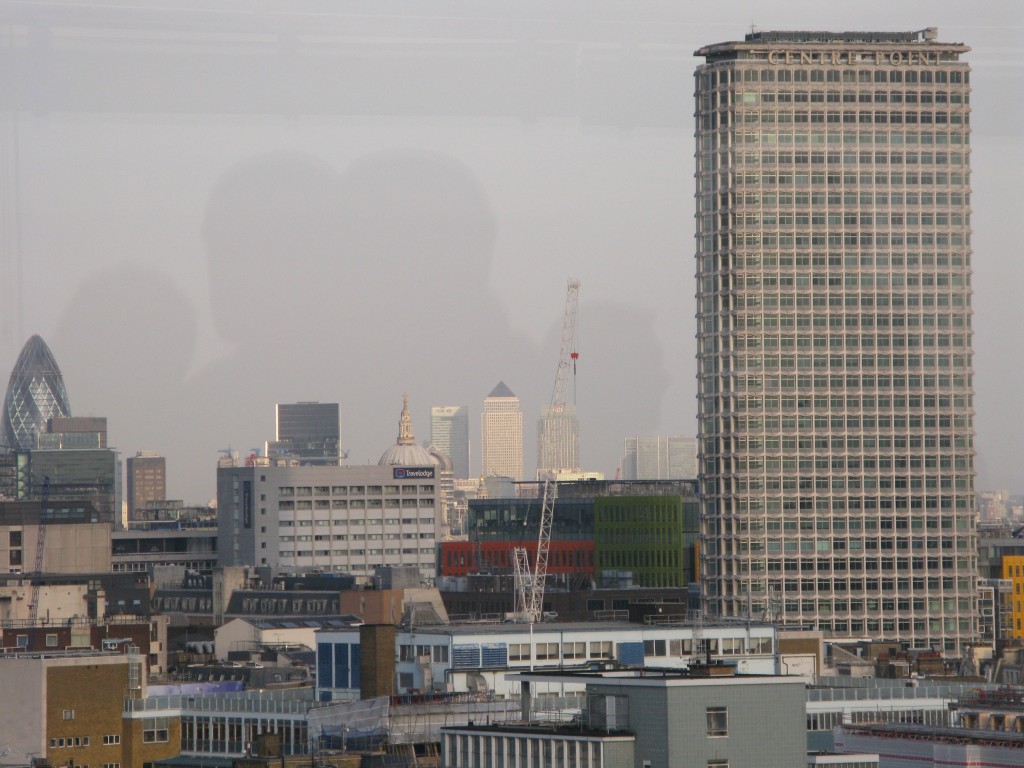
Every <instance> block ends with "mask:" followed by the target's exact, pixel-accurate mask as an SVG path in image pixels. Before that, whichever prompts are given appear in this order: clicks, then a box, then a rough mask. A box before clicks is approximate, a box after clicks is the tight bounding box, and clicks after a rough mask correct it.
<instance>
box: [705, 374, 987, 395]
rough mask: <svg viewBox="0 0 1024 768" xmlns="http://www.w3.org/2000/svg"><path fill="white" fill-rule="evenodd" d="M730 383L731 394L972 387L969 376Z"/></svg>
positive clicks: (772, 378) (737, 378) (708, 385)
mask: <svg viewBox="0 0 1024 768" xmlns="http://www.w3.org/2000/svg"><path fill="white" fill-rule="evenodd" d="M723 378H726V379H727V381H728V379H731V382H729V383H731V385H732V386H731V387H729V388H728V389H726V391H729V390H732V391H734V392H737V393H739V392H763V391H764V388H765V387H766V386H767V387H774V388H777V389H780V390H783V391H785V390H790V391H793V390H796V389H797V388H799V389H800V390H808V391H810V390H812V389H818V390H830V389H831V390H836V391H838V390H843V389H852V390H860V389H865V390H868V391H871V390H886V389H892V390H920V389H922V388H925V389H936V388H938V389H952V390H967V389H968V388H969V387H971V386H972V384H973V381H972V378H973V377H971V376H970V375H969V374H956V375H952V376H951V375H949V374H941V373H940V374H938V375H935V374H910V375H902V374H897V375H895V376H890V375H887V374H883V375H875V374H861V375H857V374H846V375H843V374H820V373H818V374H814V375H811V374H800V375H799V376H797V375H794V374H783V375H781V376H779V375H769V376H764V375H732V376H726V377H723ZM713 381H714V379H713V378H712V377H708V381H707V382H704V385H705V386H704V389H703V391H704V392H709V391H714V389H715V388H714V384H713Z"/></svg>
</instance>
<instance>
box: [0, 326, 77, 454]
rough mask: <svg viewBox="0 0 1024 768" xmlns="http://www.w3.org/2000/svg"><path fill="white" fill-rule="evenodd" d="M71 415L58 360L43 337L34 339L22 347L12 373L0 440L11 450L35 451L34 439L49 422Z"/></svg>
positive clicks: (8, 385) (44, 429)
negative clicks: (57, 417) (49, 420)
mask: <svg viewBox="0 0 1024 768" xmlns="http://www.w3.org/2000/svg"><path fill="white" fill-rule="evenodd" d="M70 415H71V406H70V405H68V393H67V390H66V389H65V388H64V377H63V376H62V375H61V372H60V367H59V366H58V365H57V360H56V359H55V358H54V356H53V353H52V352H51V351H50V348H49V347H48V346H46V342H45V341H43V339H42V337H40V336H33V337H32V338H31V339H29V340H28V341H27V342H26V343H25V346H24V347H22V350H21V354H20V355H18V360H17V362H16V363H15V364H14V368H13V369H12V370H11V378H10V381H9V382H8V383H7V394H6V395H5V396H4V412H3V430H2V432H0V440H2V441H3V443H4V444H5V445H6V447H8V448H10V449H12V450H20V451H25V450H31V449H34V448H35V447H36V439H37V436H38V435H40V434H42V433H44V432H46V422H47V420H48V419H51V418H53V417H55V416H70Z"/></svg>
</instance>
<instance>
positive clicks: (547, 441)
mask: <svg viewBox="0 0 1024 768" xmlns="http://www.w3.org/2000/svg"><path fill="white" fill-rule="evenodd" d="M579 471H580V420H579V419H578V418H577V417H576V408H575V406H572V405H565V404H562V405H558V406H555V407H554V408H548V409H546V410H545V411H544V413H543V415H542V416H541V417H540V419H539V420H538V421H537V479H538V480H543V479H545V478H548V477H555V476H557V475H560V474H564V473H566V472H570V473H572V472H579Z"/></svg>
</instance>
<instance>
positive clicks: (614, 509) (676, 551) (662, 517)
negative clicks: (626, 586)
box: [594, 486, 700, 587]
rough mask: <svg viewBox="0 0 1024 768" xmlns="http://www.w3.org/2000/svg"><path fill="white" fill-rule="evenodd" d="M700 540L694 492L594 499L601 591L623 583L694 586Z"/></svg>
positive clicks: (698, 511) (645, 585)
mask: <svg viewBox="0 0 1024 768" xmlns="http://www.w3.org/2000/svg"><path fill="white" fill-rule="evenodd" d="M687 488H690V486H687ZM699 537H700V503H699V500H698V498H697V495H696V490H695V489H694V490H692V492H690V491H687V492H683V493H676V494H673V495H664V496H606V497H599V498H596V499H594V552H595V556H596V559H597V574H598V579H599V580H600V581H601V582H602V583H605V584H606V585H607V584H608V583H610V582H613V581H620V582H621V581H622V580H624V579H625V580H629V581H631V582H632V584H634V585H636V586H641V587H685V586H686V585H687V584H689V583H691V582H694V581H697V574H698V572H699V564H698V562H697V541H698V539H699ZM627 574H628V575H627Z"/></svg>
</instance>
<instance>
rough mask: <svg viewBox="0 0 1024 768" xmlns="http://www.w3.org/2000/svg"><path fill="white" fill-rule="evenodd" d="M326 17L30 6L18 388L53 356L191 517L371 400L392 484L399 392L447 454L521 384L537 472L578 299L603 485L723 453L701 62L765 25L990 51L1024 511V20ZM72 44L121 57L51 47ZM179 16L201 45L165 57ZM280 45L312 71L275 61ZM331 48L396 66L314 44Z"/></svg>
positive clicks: (14, 43) (764, 11)
mask: <svg viewBox="0 0 1024 768" xmlns="http://www.w3.org/2000/svg"><path fill="white" fill-rule="evenodd" d="M314 6H318V4H317V3H315V2H312V1H310V2H309V3H303V4H300V6H299V7H295V6H293V5H286V4H284V3H276V2H272V3H270V5H269V6H263V8H262V10H261V11H259V12H255V13H248V14H243V13H238V12H237V11H232V9H231V8H230V6H229V4H226V3H223V2H221V3H218V2H217V0H215V2H214V4H213V6H212V7H211V9H209V10H208V11H202V12H201V11H195V10H189V9H185V8H178V9H169V10H167V11H166V12H162V13H164V15H161V13H158V12H156V11H153V12H149V11H147V10H146V9H139V10H138V12H135V13H131V14H127V13H126V12H125V11H123V10H122V9H121V8H120V7H119V5H118V4H116V3H115V4H113V5H107V6H102V7H101V6H89V5H85V6H82V8H80V9H79V11H78V13H77V15H76V16H74V17H72V16H63V13H64V10H62V9H61V8H59V7H56V6H52V7H51V6H48V5H46V4H45V3H44V4H41V5H40V4H21V5H16V6H11V7H9V8H7V9H5V10H4V14H5V18H7V19H9V20H10V21H11V24H10V25H9V26H8V27H7V28H6V29H7V30H8V32H6V33H5V34H10V35H12V36H13V37H12V39H11V41H10V42H11V45H10V51H11V61H10V69H9V71H11V72H18V73H19V74H18V76H19V78H21V79H22V82H24V84H25V86H24V87H23V88H19V89H15V90H8V91H5V95H4V99H7V101H5V102H4V103H5V105H6V106H7V109H6V111H5V113H4V115H5V117H4V120H6V121H7V122H6V123H5V124H4V125H5V132H4V133H3V134H2V135H3V136H4V137H6V138H4V139H3V141H2V142H0V153H3V158H4V161H5V163H8V164H9V165H10V167H13V168H15V169H17V170H18V173H16V174H7V175H5V176H4V179H3V180H2V183H0V197H2V198H3V199H4V201H5V206H6V207H5V210H7V211H10V212H11V214H10V215H11V216H12V217H13V218H11V219H9V221H10V222H11V223H12V224H16V225H17V226H11V227H6V228H5V229H4V234H3V237H2V239H0V291H2V293H0V370H4V371H9V370H10V369H11V368H12V367H13V365H14V361H15V359H16V357H17V352H18V350H19V348H20V346H21V345H22V344H23V343H24V340H25V339H26V338H28V337H29V336H30V335H32V334H33V333H39V334H40V335H42V336H43V338H45V339H46V340H47V343H48V344H49V345H50V347H51V349H52V350H53V352H54V355H55V356H56V359H57V360H58V361H59V362H60V365H61V368H62V371H63V373H64V376H65V378H66V380H67V383H68V387H69V391H70V394H71V398H72V404H73V406H74V408H75V409H76V413H80V414H85V415H105V416H107V417H108V418H109V420H110V430H111V443H112V444H113V445H115V446H116V447H117V448H118V449H119V450H120V451H121V452H122V454H123V455H125V456H129V455H133V454H134V453H135V452H136V451H138V450H147V449H152V450H158V451H160V452H161V453H162V454H163V455H165V456H166V457H167V460H168V471H169V474H170V477H171V486H170V487H169V489H168V491H169V493H172V494H173V495H175V496H179V497H182V498H185V499H189V500H194V501H199V500H206V499H209V498H211V497H212V495H213V490H214V488H213V483H214V470H213V467H214V465H215V463H216V459H217V457H218V451H219V450H220V449H222V448H226V447H228V446H229V445H230V446H231V447H233V448H234V449H235V450H237V451H239V452H240V453H247V452H249V451H250V449H251V448H252V447H254V446H260V445H263V442H264V441H265V440H266V439H267V438H268V436H270V435H272V434H273V411H272V409H271V407H272V405H273V403H276V402H296V401H299V400H307V399H310V400H321V401H325V402H328V401H329V402H338V403H340V407H341V412H342V420H343V423H344V430H343V435H342V446H341V447H342V448H343V449H345V450H349V451H350V456H349V459H348V461H349V463H365V462H368V461H369V462H372V461H373V460H375V459H376V457H377V456H379V454H380V451H381V450H383V449H384V448H385V447H386V446H387V445H388V443H389V441H390V439H391V437H392V436H391V434H390V433H391V429H390V424H391V422H392V421H393V415H392V411H393V403H394V402H395V399H396V398H397V397H398V396H399V395H400V393H401V392H403V391H409V392H410V393H411V394H412V395H413V396H414V398H413V402H414V406H413V407H414V414H413V415H414V418H415V421H416V422H417V423H419V424H421V425H424V426H425V425H426V424H427V423H428V422H427V419H428V418H429V412H428V410H427V409H428V408H429V406H430V405H431V404H434V403H446V402H450V403H471V404H472V403H479V402H480V398H481V397H482V395H483V394H486V392H487V391H488V390H489V387H490V386H492V385H493V383H494V382H495V381H497V380H499V379H504V380H505V381H507V382H508V383H509V384H510V385H511V386H512V387H513V389H515V391H516V392H517V394H519V395H520V398H521V400H522V406H523V410H524V413H525V414H527V415H528V420H529V421H530V422H531V424H529V425H527V430H526V432H527V434H526V435H524V439H525V443H524V445H525V449H526V452H527V456H526V458H525V461H526V466H527V467H533V466H535V460H536V459H535V456H534V455H533V454H534V452H535V449H536V442H535V440H534V439H533V435H532V432H533V426H532V421H533V418H534V417H535V415H536V414H539V413H540V412H541V411H542V408H543V407H544V406H545V405H546V403H547V399H548V398H547V394H548V393H549V392H550V385H551V370H552V367H553V365H554V363H555V362H556V360H557V355H558V326H559V315H560V309H561V307H562V297H563V289H564V280H565V277H566V276H568V275H572V276H573V277H576V278H579V279H580V280H582V281H583V282H584V283H585V284H586V286H587V292H586V300H585V301H584V302H583V303H582V305H581V307H580V353H581V357H580V360H579V367H578V397H577V407H578V412H579V413H580V414H581V422H582V423H581V431H582V433H583V435H584V436H585V444H584V445H583V446H582V455H581V460H580V464H581V466H583V467H584V468H590V469H596V470H600V471H604V472H605V473H608V474H609V475H610V474H611V473H613V472H614V469H615V466H616V465H617V463H618V461H619V459H620V458H621V445H622V442H621V441H622V439H623V438H624V437H625V436H628V435H637V434H666V435H667V434H687V435H689V434H695V433H696V379H695V374H696V372H695V368H694V360H695V357H696V352H697V350H696V344H695V339H694V331H693V316H694V314H695V304H694V298H693V295H694V290H693V271H694V270H693V263H692V257H691V254H692V251H693V227H692V222H693V218H692V213H693V210H692V200H691V194H690V185H689V179H691V178H692V177H693V174H694V171H695V167H694V164H693V149H694V147H693V137H692V133H693V132H692V119H693V118H692V111H693V110H692V100H691V94H692V88H693V87H692V77H691V75H692V71H693V69H694V67H695V66H696V64H697V60H696V59H695V58H694V57H693V51H694V50H696V49H697V48H698V47H699V46H700V45H702V44H704V43H706V42H707V41H708V40H716V39H717V40H725V39H734V38H736V37H739V36H741V35H740V32H742V31H744V30H746V29H747V28H748V26H749V24H756V25H757V26H758V27H759V28H772V29H807V28H809V27H810V28H815V29H831V30H840V31H841V30H859V29H887V30H918V29H921V28H923V27H926V26H936V27H938V29H939V34H940V37H941V38H942V39H944V40H951V41H962V42H964V43H966V44H968V45H970V46H971V48H972V50H973V53H972V66H973V67H974V71H975V73H976V83H975V90H974V92H973V94H972V110H973V111H972V136H973V144H972V157H971V162H972V169H973V175H974V176H973V184H972V207H973V209H974V213H973V215H972V225H973V230H974V231H973V233H972V234H973V241H974V247H975V250H976V252H977V253H978V254H979V258H977V259H976V262H975V264H974V265H973V269H974V272H973V275H972V284H973V290H974V291H975V295H976V296H977V297H983V298H984V300H979V301H977V306H976V311H975V318H974V319H975V322H974V330H975V333H976V337H975V358H976V370H977V376H976V393H977V399H976V403H977V406H976V407H977V411H978V413H977V417H976V426H977V431H978V474H979V487H982V488H1008V489H1010V490H1013V491H1015V492H1019V491H1020V490H1021V488H1020V487H1019V486H1020V481H1019V480H1018V478H1019V472H1018V468H1017V464H1018V462H1017V459H1016V453H1017V450H1016V445H1017V443H1018V440H1017V434H1018V433H1019V431H1020V429H1021V426H1022V424H1024V403H1022V402H1021V400H1020V398H1018V397H1016V395H1015V393H1016V392H1018V391H1020V389H1021V388H1022V387H1024V369H1022V368H1021V367H1020V366H1019V365H1017V362H1016V357H1015V355H1014V354H1012V347H1011V348H1008V347H1007V344H1006V340H1008V339H1014V338H1016V337H1018V336H1021V335H1024V316H1022V315H1021V313H1019V312H1017V311H1016V309H1015V301H1016V296H1017V295H1019V294H1020V292H1021V290H1022V288H1024V264H1022V263H1021V262H1020V260H1018V259H1015V258H1012V254H1013V253H1015V249H1016V243H1017V242H1019V240H1020V239H1021V237H1020V234H1021V233H1020V228H1021V220H1020V217H1019V216H1018V215H1017V212H1018V211H1019V210H1020V209H1021V208H1022V206H1024V200H1022V194H1024V191H1022V190H1021V188H1020V186H1019V185H1018V184H1016V182H1015V179H1014V177H1013V174H1014V171H1015V169H1016V168H1017V167H1019V166H1020V164H1021V160H1024V139H1022V136H1021V132H1020V130H1019V128H1018V126H1019V125H1020V124H1022V121H1024V111H1022V110H1024V107H1022V106H1021V105H1020V104H1018V103H1017V101H1016V100H1015V99H1009V98H1007V94H1012V93H1017V92H1020V91H1021V90H1022V87H1024V69H1022V59H1024V57H1022V56H1021V46H1020V42H1019V39H1018V34H1017V30H1018V28H1019V27H1020V25H1021V22H1022V14H1024V10H1022V9H1021V8H1020V6H1019V5H1017V4H1014V3H1010V2H995V3H991V4H986V5H985V6H983V7H980V8H969V7H965V6H963V5H962V4H958V3H954V2H939V3H925V2H923V1H921V2H906V3H901V4H899V6H898V7H893V6H892V4H887V5H884V6H883V5H881V4H870V3H868V4H859V5H856V6H851V5H844V6H839V7H823V6H822V5H821V4H820V3H810V2H788V3H769V4H767V5H762V6H759V7H758V8H757V9H756V11H755V10H752V9H751V8H750V7H749V6H741V5H739V4H729V3H722V4H717V5H715V6H714V7H701V8H698V9H685V8H681V7H678V8H677V7H675V6H670V5H668V4H661V5H653V6H647V7H645V9H644V11H643V13H638V12H637V10H636V8H635V5H634V4H628V3H625V2H621V3H611V4H604V5H602V6H601V7H599V8H591V9H589V10H588V13H587V14H583V15H580V14H578V13H577V12H576V11H574V10H573V9H571V8H561V7H559V6H558V5H557V4H555V5H551V4H539V3H535V2H534V3H530V2H528V3H527V4H526V5H522V4H519V5H516V6H515V7H512V6H509V7H507V8H497V7H493V6H488V7H485V8H478V7H473V6H472V5H471V4H469V3H466V2H457V1H456V0H443V1H442V0H430V2H428V3H427V4H426V5H424V6H422V7H421V8H420V9H419V10H420V13H418V14H417V15H416V16H415V17H411V16H408V15H407V14H406V13H405V12H404V11H403V10H401V9H394V8H390V9H388V10H387V11H386V12H381V11H380V9H375V10H374V11H372V12H369V11H368V8H369V6H362V5H358V4H356V5H349V6H345V7H344V8H343V9H329V8H323V7H317V8H316V11H317V12H316V13H313V12H312V11H311V9H312V8H313V7H314ZM218 9H219V11H220V13H219V12H218ZM367 13H368V15H369V17H372V18H373V21H372V22H368V21H367ZM214 18H218V19H222V20H223V21H224V22H225V23H224V25H223V26H216V25H212V23H213V20H214ZM453 18H459V19H470V20H471V21H467V22H466V23H465V24H464V25H460V26H458V29H453V28H452V23H451V19H453ZM169 20H170V21H169ZM51 21H53V22H55V23H57V24H58V25H59V26H61V27H62V28H63V27H67V28H69V29H72V30H74V29H80V30H82V31H84V30H92V29H100V30H103V29H109V30H116V34H114V35H113V36H109V35H99V36H98V37H94V36H92V35H90V34H82V35H80V37H81V38H82V40H83V41H84V42H81V44H75V45H71V44H70V43H67V44H66V43H65V38H64V37H62V36H60V35H58V36H56V37H54V38H53V40H54V41H55V42H54V44H53V45H50V46H40V47H38V48H35V47H33V46H34V43H32V42H26V40H27V39H26V40H22V38H21V35H22V34H23V31H24V30H25V29H30V28H37V27H38V28H41V29H45V28H46V26H47V24H49V23H51ZM171 22H173V23H174V24H175V26H176V28H177V29H180V30H182V35H183V40H182V42H181V43H180V44H179V43H177V42H176V43H173V44H171V45H170V47H169V48H166V49H165V48H162V47H161V46H159V45H157V44H155V43H151V42H150V41H152V40H153V39H154V35H156V36H160V35H162V34H163V29H164V28H163V26H162V25H164V24H166V23H171ZM218 24H219V22H218ZM277 24H285V25H287V26H288V28H289V29H292V30H295V32H296V34H297V35H298V37H297V38H296V39H297V41H298V43H297V44H298V48H297V49H296V54H297V55H296V56H295V57H291V58H290V57H289V56H285V55H279V51H278V50H277V48H276V45H277V43H275V42H273V41H272V40H271V39H270V38H266V39H265V38H263V37H261V36H260V35H261V33H262V30H266V29H271V30H272V29H274V28H275V25H277ZM366 25H369V26H366ZM214 26H216V29H217V35H221V36H220V37H216V36H215V37H216V40H213V39H212V38H211V35H210V32H211V29H213V28H214ZM321 33H322V34H326V35H327V36H328V37H330V38H331V39H345V40H350V39H353V38H354V39H357V40H359V41H360V44H359V45H360V50H362V51H363V52H365V53H366V54H367V57H366V58H363V59H358V58H355V59H354V58H350V57H349V56H348V55H347V54H346V51H345V49H344V47H339V46H337V45H334V44H328V45H327V46H326V47H325V48H323V49H320V48H316V47H315V46H314V47H310V45H309V43H308V41H309V39H311V38H315V37H316V36H317V35H319V34H321ZM332 35H333V36H334V37H331V36H332ZM271 37H272V36H271ZM113 38H117V40H118V41H119V42H112V40H113ZM252 39H258V40H259V41H260V42H259V45H258V48H259V50H258V52H257V57H258V66H256V67H252V68H249V69H247V70H246V71H247V72H252V73H254V74H253V76H252V77H251V78H250V77H243V78H241V80H239V79H238V78H237V77H235V76H234V74H236V73H237V69H236V66H235V65H236V64H237V61H238V59H237V58H236V57H235V56H234V55H233V51H238V50H241V49H242V48H244V47H245V46H247V45H248V44H249V41H250V40H252ZM33 40H34V38H33ZM485 40H486V41H487V47H488V50H489V53H488V54H487V55H481V54H480V50H481V41H485ZM524 41H529V42H528V43H527V44H524ZM23 42H25V43H26V44H25V45H22V43H23ZM396 50H408V51H409V52H410V55H411V58H404V57H403V58H396V57H395V56H394V51H396ZM313 62H316V64H315V65H314V64H313ZM467 62H469V63H470V65H469V66H467ZM356 64H358V66H356ZM196 66H202V67H203V68H204V71H206V72H207V73H208V74H207V76H205V77H203V78H200V79H199V81H198V82H197V81H196V79H195V78H192V77H190V76H189V75H188V73H191V72H194V71H195V67H196ZM257 71H258V72H261V73H266V76H265V77H264V76H262V75H261V76H259V77H257V76H256V75H255V73H256V72H257ZM52 72H65V73H74V77H70V76H69V79H67V80H60V79H59V78H52V77H49V76H47V74H46V73H52ZM357 73H358V74H357ZM143 83H144V84H145V86H143V85H142V84H143ZM14 136H17V141H16V142H14V141H13V137H14ZM113 212H116V214H115V213H113ZM421 328H422V329H428V328H429V329H430V330H429V332H427V333H425V334H423V335H420V333H419V332H417V331H418V329H421ZM413 329H417V330H416V331H414V330H413ZM154 403H159V404H160V405H159V407H154V406H153V404H154ZM474 410H475V406H474ZM595 414H602V417H601V418H600V419H597V418H594V415H595ZM474 418H475V416H474ZM421 432H422V433H423V436H425V435H426V432H425V430H424V429H423V428H422V427H421Z"/></svg>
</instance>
